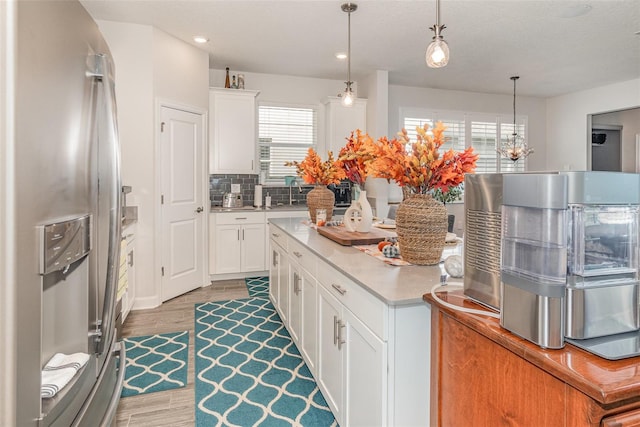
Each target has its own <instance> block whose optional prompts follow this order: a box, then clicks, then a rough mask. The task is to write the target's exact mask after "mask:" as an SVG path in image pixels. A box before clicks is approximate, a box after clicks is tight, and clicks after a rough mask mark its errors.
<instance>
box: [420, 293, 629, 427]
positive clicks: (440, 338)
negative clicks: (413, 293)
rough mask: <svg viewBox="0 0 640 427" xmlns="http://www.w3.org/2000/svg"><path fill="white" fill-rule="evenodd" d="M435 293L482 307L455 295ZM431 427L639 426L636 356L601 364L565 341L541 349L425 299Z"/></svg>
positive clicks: (494, 324) (489, 322)
mask: <svg viewBox="0 0 640 427" xmlns="http://www.w3.org/2000/svg"><path fill="white" fill-rule="evenodd" d="M438 296H439V297H440V298H442V299H443V300H444V301H446V302H448V303H449V304H453V305H455V306H464V307H468V308H480V306H478V305H477V304H475V303H473V302H470V301H469V300H467V299H466V298H464V296H463V295H462V293H461V291H453V292H443V293H439V294H438ZM425 301H427V302H429V303H430V304H431V316H432V317H431V327H432V328H431V345H432V358H431V395H432V400H431V425H433V426H466V425H478V426H481V425H482V426H497V425H509V426H540V427H544V426H552V427H556V426H558V427H569V426H575V427H587V426H593V427H596V426H604V427H607V426H609V427H613V426H618V427H624V426H627V427H630V426H638V425H640V357H634V358H629V359H623V360H616V361H612V360H606V359H603V358H600V357H598V356H595V355H593V354H590V353H587V352H585V351H583V350H580V349H578V348H577V347H575V346H573V345H571V344H566V345H565V347H564V348H562V349H559V350H545V349H543V348H540V347H539V346H537V345H536V344H533V343H531V342H529V341H526V340H524V339H522V338H520V337H517V336H516V335H514V334H512V333H510V332H509V331H507V330H505V329H503V328H501V327H500V325H499V323H498V319H494V318H490V317H487V316H480V315H474V314H467V313H463V312H460V311H457V310H452V309H451V308H448V307H445V306H443V305H442V304H440V303H439V302H436V301H435V300H434V299H433V298H432V297H431V295H429V294H427V295H425Z"/></svg>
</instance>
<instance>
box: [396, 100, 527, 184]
mask: <svg viewBox="0 0 640 427" xmlns="http://www.w3.org/2000/svg"><path fill="white" fill-rule="evenodd" d="M406 113H407V114H405V115H404V117H402V122H403V124H404V127H405V129H406V130H407V133H408V135H409V137H410V138H411V141H415V139H416V131H415V129H416V126H424V124H425V123H428V124H429V126H430V127H432V126H433V123H434V122H437V121H441V122H442V123H443V124H444V125H445V126H446V127H447V130H445V132H444V135H445V137H446V138H448V141H447V142H445V144H443V146H442V149H443V150H448V149H449V148H453V149H454V150H456V151H462V150H464V149H465V148H466V147H473V149H474V151H475V153H476V154H478V155H479V158H478V161H477V163H476V173H494V172H523V171H524V170H525V164H526V163H525V162H524V161H522V160H521V161H519V162H516V163H513V162H512V161H511V160H509V159H506V158H503V157H501V156H500V154H499V153H498V152H497V149H498V147H499V146H500V144H502V143H503V142H505V141H506V138H507V136H510V135H511V134H512V133H513V124H512V123H509V122H508V120H507V119H506V118H505V119H503V118H502V117H501V116H499V115H488V114H479V113H466V112H455V111H450V112H437V113H436V112H429V111H427V110H424V111H421V110H418V109H412V110H410V111H407V112H406ZM518 120H519V121H523V122H524V124H517V125H516V127H517V131H518V133H519V134H520V135H522V136H525V137H526V133H525V131H526V116H520V117H519V119H518Z"/></svg>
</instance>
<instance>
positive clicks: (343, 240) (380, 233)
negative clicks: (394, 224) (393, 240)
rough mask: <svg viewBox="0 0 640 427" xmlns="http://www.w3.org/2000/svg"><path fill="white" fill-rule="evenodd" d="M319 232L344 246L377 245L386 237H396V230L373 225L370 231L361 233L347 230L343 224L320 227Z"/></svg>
mask: <svg viewBox="0 0 640 427" xmlns="http://www.w3.org/2000/svg"><path fill="white" fill-rule="evenodd" d="M318 234H321V235H322V236H324V237H326V238H328V239H331V240H333V241H334V242H336V243H339V244H341V245H343V246H352V245H375V244H376V243H378V242H381V241H383V240H384V239H385V237H396V236H397V234H396V233H395V232H394V231H386V230H381V229H379V228H376V227H373V228H372V229H371V231H370V232H368V233H360V232H357V231H347V229H346V228H345V227H344V226H343V225H340V226H329V227H318Z"/></svg>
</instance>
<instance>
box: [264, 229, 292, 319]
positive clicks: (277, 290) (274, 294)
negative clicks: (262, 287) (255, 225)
mask: <svg viewBox="0 0 640 427" xmlns="http://www.w3.org/2000/svg"><path fill="white" fill-rule="evenodd" d="M269 250H270V251H271V258H272V259H271V267H270V268H269V296H270V297H271V302H272V303H273V306H274V307H275V308H276V310H278V314H280V318H281V319H282V322H283V323H284V324H285V325H286V324H287V323H288V320H289V259H288V258H287V253H286V251H285V250H284V249H283V248H282V247H281V246H280V245H278V244H277V243H276V242H275V241H271V248H270V249H269Z"/></svg>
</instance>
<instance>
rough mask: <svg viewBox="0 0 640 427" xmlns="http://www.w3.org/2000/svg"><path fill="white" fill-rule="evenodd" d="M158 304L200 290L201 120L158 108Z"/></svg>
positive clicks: (202, 277) (204, 212)
mask: <svg viewBox="0 0 640 427" xmlns="http://www.w3.org/2000/svg"><path fill="white" fill-rule="evenodd" d="M160 118H161V129H160V130H161V137H160V140H161V142H160V152H161V154H160V155H161V157H162V159H161V163H160V164H161V165H162V169H161V170H160V171H159V172H160V175H161V186H162V207H161V215H162V224H161V225H162V227H161V228H162V271H163V274H162V300H163V301H166V300H168V299H171V298H174V297H176V296H178V295H182V294H183V293H185V292H188V291H190V290H192V289H195V288H197V287H200V286H202V285H204V284H205V256H206V250H205V246H204V245H205V239H204V221H205V218H207V214H208V212H209V209H205V204H204V200H203V199H204V196H203V185H204V184H203V181H204V178H203V173H204V159H205V147H204V134H203V116H202V115H201V114H196V113H192V112H187V111H182V110H177V109H174V108H170V107H166V106H162V107H161V111H160Z"/></svg>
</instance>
